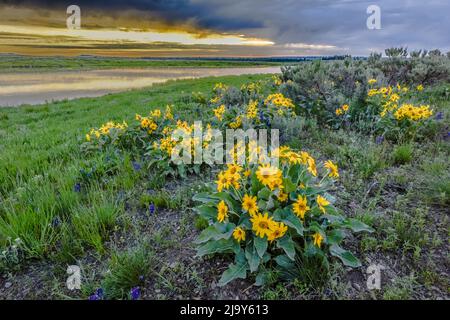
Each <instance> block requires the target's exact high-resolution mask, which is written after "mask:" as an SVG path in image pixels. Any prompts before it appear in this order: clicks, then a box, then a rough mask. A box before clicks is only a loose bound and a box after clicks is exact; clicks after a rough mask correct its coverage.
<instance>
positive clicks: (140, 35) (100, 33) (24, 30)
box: [0, 25, 274, 46]
mask: <svg viewBox="0 0 450 320" xmlns="http://www.w3.org/2000/svg"><path fill="white" fill-rule="evenodd" d="M0 30H1V32H3V33H14V34H23V35H33V36H42V37H46V36H49V37H73V38H76V39H83V40H91V41H105V42H112V43H117V42H134V43H178V44H183V45H239V46H271V45H274V42H272V41H268V40H264V39H256V38H246V37H245V36H242V35H223V34H211V35H207V36H205V37H199V36H198V35H195V34H191V33H187V32H178V31H177V32H174V31H169V32H159V31H123V30H112V29H97V30H91V29H79V30H69V29H63V28H49V27H38V26H32V27H29V26H14V25H0Z"/></svg>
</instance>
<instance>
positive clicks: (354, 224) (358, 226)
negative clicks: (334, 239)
mask: <svg viewBox="0 0 450 320" xmlns="http://www.w3.org/2000/svg"><path fill="white" fill-rule="evenodd" d="M345 226H346V227H347V228H350V229H351V230H352V231H353V232H363V231H365V232H369V233H372V232H374V231H375V230H374V229H373V228H371V227H369V226H368V225H367V224H365V223H363V222H361V221H359V220H357V219H347V221H346V222H345Z"/></svg>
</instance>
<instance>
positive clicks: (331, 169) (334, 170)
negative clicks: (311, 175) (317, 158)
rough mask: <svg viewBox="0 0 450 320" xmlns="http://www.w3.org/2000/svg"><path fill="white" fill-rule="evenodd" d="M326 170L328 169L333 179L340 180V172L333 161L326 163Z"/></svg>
mask: <svg viewBox="0 0 450 320" xmlns="http://www.w3.org/2000/svg"><path fill="white" fill-rule="evenodd" d="M324 167H325V168H327V169H328V171H329V173H328V176H329V177H331V178H339V171H338V167H337V165H336V164H334V163H333V162H332V161H331V160H328V161H326V162H325V165H324Z"/></svg>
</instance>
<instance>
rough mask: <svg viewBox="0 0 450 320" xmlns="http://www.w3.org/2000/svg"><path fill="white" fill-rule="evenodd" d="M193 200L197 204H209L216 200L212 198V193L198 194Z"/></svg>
mask: <svg viewBox="0 0 450 320" xmlns="http://www.w3.org/2000/svg"><path fill="white" fill-rule="evenodd" d="M192 200H193V201H195V202H203V203H208V202H212V201H213V200H214V197H212V196H211V194H210V193H205V192H203V193H197V194H195V195H194V196H193V197H192Z"/></svg>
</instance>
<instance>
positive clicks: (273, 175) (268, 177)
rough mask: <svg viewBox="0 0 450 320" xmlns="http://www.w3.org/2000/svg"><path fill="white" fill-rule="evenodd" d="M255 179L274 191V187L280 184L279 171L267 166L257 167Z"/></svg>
mask: <svg viewBox="0 0 450 320" xmlns="http://www.w3.org/2000/svg"><path fill="white" fill-rule="evenodd" d="M256 177H257V178H258V180H259V182H261V183H262V184H263V185H265V186H268V187H269V188H270V189H271V190H274V189H275V187H276V186H279V185H281V184H282V180H281V170H280V169H278V168H277V167H273V166H270V165H269V164H266V165H261V166H259V168H258V170H257V171H256Z"/></svg>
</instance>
